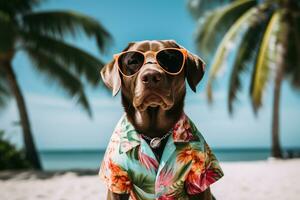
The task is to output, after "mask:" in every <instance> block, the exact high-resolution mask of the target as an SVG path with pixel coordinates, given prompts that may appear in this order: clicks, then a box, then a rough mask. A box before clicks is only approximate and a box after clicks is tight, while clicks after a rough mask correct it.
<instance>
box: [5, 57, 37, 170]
mask: <svg viewBox="0 0 300 200" xmlns="http://www.w3.org/2000/svg"><path fill="white" fill-rule="evenodd" d="M4 70H5V71H6V75H7V80H8V82H9V85H10V88H11V91H12V92H13V94H14V96H15V99H16V101H17V106H18V110H19V115H20V120H21V124H22V129H23V139H24V145H25V155H26V159H27V160H28V161H29V162H30V163H31V164H32V166H33V167H34V168H35V169H42V166H41V163H40V160H39V156H38V153H37V150H36V147H35V144H34V140H33V137H32V132H31V128H30V123H29V118H28V113H27V109H26V105H25V100H24V97H23V94H22V92H21V89H20V87H19V85H18V82H17V79H16V75H15V73H14V71H13V68H12V65H11V62H10V61H8V62H6V63H5V64H4Z"/></svg>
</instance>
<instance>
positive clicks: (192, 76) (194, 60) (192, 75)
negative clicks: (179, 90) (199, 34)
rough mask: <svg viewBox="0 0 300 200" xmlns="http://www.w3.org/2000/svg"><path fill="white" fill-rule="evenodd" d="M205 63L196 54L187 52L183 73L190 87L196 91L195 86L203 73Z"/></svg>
mask: <svg viewBox="0 0 300 200" xmlns="http://www.w3.org/2000/svg"><path fill="white" fill-rule="evenodd" d="M204 70H205V63H204V61H203V60H202V59H201V58H199V57H198V56H196V55H194V54H192V53H190V52H188V55H187V58H186V62H185V75H186V79H187V82H188V84H189V86H190V88H191V89H192V90H193V91H194V92H196V86H197V85H198V83H199V82H200V81H201V79H202V78H203V75H204Z"/></svg>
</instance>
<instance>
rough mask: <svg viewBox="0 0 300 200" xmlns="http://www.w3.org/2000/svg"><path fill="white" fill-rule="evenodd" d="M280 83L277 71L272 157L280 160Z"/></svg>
mask: <svg viewBox="0 0 300 200" xmlns="http://www.w3.org/2000/svg"><path fill="white" fill-rule="evenodd" d="M277 67H279V68H282V66H277ZM281 82H282V70H280V69H278V72H277V74H276V78H275V86H274V99H273V120H272V157H275V158H282V152H281V146H280V140H279V106H280V91H281Z"/></svg>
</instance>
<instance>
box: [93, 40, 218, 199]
mask: <svg viewBox="0 0 300 200" xmlns="http://www.w3.org/2000/svg"><path fill="white" fill-rule="evenodd" d="M204 69H205V63H204V62H203V60H202V59H201V58H199V57H198V56H196V55H194V54H192V53H190V52H189V51H187V50H186V49H185V48H183V47H182V46H180V45H179V44H177V43H176V42H175V41H174V40H152V41H139V42H131V43H129V44H128V46H127V47H126V48H125V49H124V50H123V51H122V52H121V53H119V54H116V55H115V56H114V59H113V60H112V61H111V62H110V63H108V64H107V65H106V66H104V68H103V69H102V70H101V77H102V80H103V82H104V84H105V85H106V86H107V87H109V88H110V89H111V90H112V95H113V96H115V95H116V94H117V93H118V92H119V91H121V98H122V104H123V107H124V111H125V115H124V116H123V117H122V119H121V120H120V121H119V123H118V125H117V127H116V129H115V131H114V133H113V135H112V138H111V141H110V144H109V145H108V148H107V150H106V154H105V156H104V159H103V162H102V165H101V168H100V172H99V174H100V176H101V177H102V178H103V180H105V182H106V184H107V185H108V188H109V189H108V192H107V199H112V200H128V199H129V198H130V199H136V200H140V199H143V200H148V199H159V200H171V199H197V200H211V199H213V196H212V194H211V192H210V187H209V185H210V184H211V183H213V182H215V181H216V180H218V179H219V178H221V177H222V176H223V172H222V170H221V168H220V166H219V165H218V161H217V160H216V158H215V156H214V155H213V153H212V152H211V150H210V148H209V146H208V145H207V144H206V142H205V140H204V139H203V137H202V135H201V134H200V132H199V131H198V130H197V129H196V128H195V126H194V124H193V123H192V122H191V120H190V119H189V118H188V117H187V116H186V115H185V114H184V111H183V108H184V99H185V95H186V82H185V80H187V83H188V85H189V87H190V88H191V89H192V91H194V92H196V86H197V84H198V83H199V82H200V80H201V79H202V77H203V75H204ZM116 163H117V164H116ZM182 163H184V164H182ZM178 166H180V167H178ZM178 174H179V175H178ZM197 177H198V178H197ZM191 180H192V181H191ZM189 181H190V182H189Z"/></svg>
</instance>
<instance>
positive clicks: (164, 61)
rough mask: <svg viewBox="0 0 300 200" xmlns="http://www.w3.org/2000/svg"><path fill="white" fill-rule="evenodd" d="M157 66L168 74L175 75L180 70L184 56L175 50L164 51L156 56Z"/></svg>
mask: <svg viewBox="0 0 300 200" xmlns="http://www.w3.org/2000/svg"><path fill="white" fill-rule="evenodd" d="M156 59H157V62H158V63H159V65H160V66H161V67H162V68H164V69H165V70H166V71H168V72H170V73H177V72H179V71H180V70H181V68H182V65H183V62H184V56H183V54H182V52H181V51H179V50H176V49H165V50H162V51H160V52H158V54H157V55H156Z"/></svg>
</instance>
